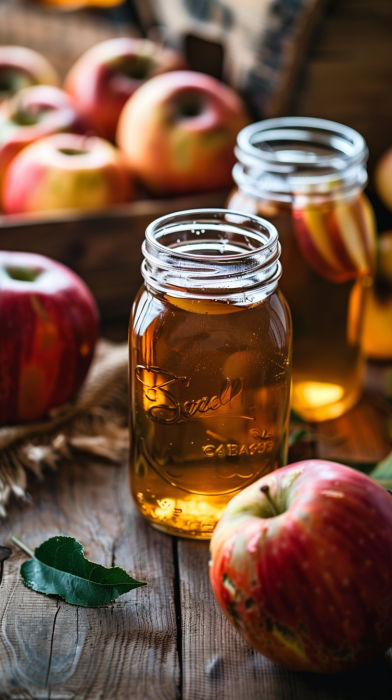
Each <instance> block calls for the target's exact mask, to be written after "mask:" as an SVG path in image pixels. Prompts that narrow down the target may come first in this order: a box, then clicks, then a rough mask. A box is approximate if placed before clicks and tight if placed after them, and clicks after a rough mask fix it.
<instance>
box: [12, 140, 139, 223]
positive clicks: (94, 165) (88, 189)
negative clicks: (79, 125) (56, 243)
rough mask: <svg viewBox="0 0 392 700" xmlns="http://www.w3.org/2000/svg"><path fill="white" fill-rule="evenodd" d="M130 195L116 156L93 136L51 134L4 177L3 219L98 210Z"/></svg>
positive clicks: (127, 177)
mask: <svg viewBox="0 0 392 700" xmlns="http://www.w3.org/2000/svg"><path fill="white" fill-rule="evenodd" d="M132 195H133V188H132V180H131V176H130V173H129V170H128V167H127V166H126V164H125V162H124V160H123V158H122V156H121V153H120V152H119V151H118V150H117V149H116V148H115V147H114V146H113V145H112V144H111V143H109V142H108V141H105V140H104V139H100V138H99V137H98V136H81V135H78V134H66V133H64V134H52V135H51V136H47V137H46V138H44V139H40V140H39V141H37V142H36V143H32V144H30V146H27V147H26V148H24V149H23V151H22V152H21V153H19V154H18V155H17V156H16V157H15V158H14V159H13V161H12V163H11V164H10V166H9V168H8V170H7V171H6V173H5V177H4V184H3V193H2V197H3V207H4V211H5V212H6V213H7V214H20V213H29V212H38V211H50V210H54V209H102V208H105V207H107V206H110V205H112V204H115V203H118V202H124V201H126V200H128V199H130V198H131V196H132Z"/></svg>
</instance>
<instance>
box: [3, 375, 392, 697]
mask: <svg viewBox="0 0 392 700" xmlns="http://www.w3.org/2000/svg"><path fill="white" fill-rule="evenodd" d="M386 370H387V368H376V369H373V370H372V372H370V374H369V378H368V384H369V383H370V386H371V387H372V391H369V390H368V391H367V393H366V395H365V397H364V399H363V400H362V401H361V402H360V404H359V405H358V406H357V407H356V408H355V409H353V410H352V411H350V412H349V413H348V414H347V415H346V416H344V417H342V418H341V419H339V420H337V421H329V422H326V423H323V424H322V425H320V426H319V427H315V435H314V437H313V439H312V441H311V443H309V444H308V445H307V447H306V449H304V446H303V445H302V446H299V445H297V447H296V448H295V449H294V450H293V451H292V454H291V459H297V458H298V457H300V456H309V455H310V454H314V455H319V456H323V457H328V458H332V457H334V458H337V459H341V460H344V459H350V460H360V461H362V460H363V461H365V462H371V461H376V460H378V459H380V458H382V457H384V456H385V455H386V454H387V453H388V451H389V450H390V443H389V440H388V437H387V434H386V431H385V420H386V419H387V417H388V409H387V408H386V404H385V403H384V400H383V398H382V394H381V393H380V392H379V391H378V388H377V387H380V388H382V386H383V384H384V381H385V376H386ZM0 458H1V457H0ZM30 485H31V488H30V494H31V502H29V503H21V502H18V501H16V500H14V501H13V502H12V504H11V506H10V509H9V515H8V518H7V519H6V520H4V521H3V522H2V523H1V526H0V533H1V536H0V542H1V543H4V544H6V543H9V539H10V536H11V535H12V534H13V535H16V536H17V537H19V538H20V539H22V540H23V541H24V542H25V543H26V544H27V545H29V546H30V547H31V548H34V547H35V546H36V545H38V544H39V543H40V542H42V541H43V540H45V539H46V538H48V537H50V536H53V535H55V534H66V535H71V536H73V537H75V538H76V539H78V540H79V541H81V542H83V543H84V545H85V547H86V554H87V556H88V558H90V559H93V560H96V561H98V562H100V563H102V564H105V565H114V564H117V565H119V566H122V567H124V568H125V569H127V570H128V571H129V572H130V573H131V574H132V575H134V576H135V577H136V578H138V579H139V580H144V581H147V582H148V586H146V587H144V588H140V589H137V590H135V591H132V592H130V593H128V594H126V595H124V596H121V597H120V598H118V599H117V600H116V602H114V603H113V604H112V605H110V606H109V607H107V608H100V609H92V608H79V607H75V606H71V605H68V604H66V603H65V602H63V601H61V600H56V599H54V598H48V597H46V596H43V595H40V594H38V593H34V592H32V591H30V590H28V589H27V588H25V587H24V585H23V584H22V581H21V579H20V575H19V568H20V564H21V562H22V561H23V560H24V559H25V558H26V557H25V555H24V554H23V553H22V552H20V551H18V550H16V549H15V548H14V551H13V554H12V556H11V558H10V559H9V560H7V561H6V562H4V566H3V578H2V582H1V588H0V592H1V596H0V619H1V637H0V697H1V698H37V699H38V698H39V699H41V698H48V699H49V698H51V699H52V700H54V699H59V700H68V699H71V698H72V699H75V700H79V699H80V700H82V699H83V700H96V699H98V698H102V699H103V700H107V699H112V698H113V699H116V700H127V699H128V698H132V699H134V700H145V699H147V698H148V699H149V700H150V699H151V700H158V698H163V699H165V700H175V699H179V698H184V700H209V699H211V700H212V699H213V700H221V699H225V698H227V699H229V700H253V698H263V700H288V699H290V700H291V699H293V700H294V699H298V700H332V699H333V700H353V699H354V700H359V699H360V698H363V699H364V700H365V699H366V700H369V698H374V700H383V699H384V698H385V700H387V699H388V700H390V698H391V697H392V650H391V651H390V652H389V653H388V654H387V655H386V656H385V657H384V658H379V659H377V660H376V661H374V662H373V663H372V664H371V665H369V666H366V667H363V668H361V669H359V670H357V671H356V672H355V673H354V672H353V673H348V674H343V675H339V676H328V677H324V676H319V675H313V674H305V673H294V672H290V671H286V670H284V669H281V668H279V667H278V666H276V665H274V664H273V663H271V662H270V661H268V660H267V659H265V658H264V657H263V656H261V655H260V654H257V653H255V652H254V651H253V650H252V649H251V648H250V647H249V646H248V645H247V644H246V643H245V642H244V641H243V640H242V639H241V638H240V637H239V635H238V634H237V632H236V631H235V629H234V628H233V627H232V626H231V625H230V624H229V623H228V621H227V620H226V619H225V618H224V616H223V614H222V613H221V611H220V610H219V609H218V608H217V605H216V604H215V601H214V599H213V596H212V593H211V590H210V586H209V581H208V558H209V555H208V544H207V543H204V542H192V541H188V540H180V539H176V538H173V537H170V536H167V535H164V534H162V533H160V532H158V531H156V530H154V529H153V528H151V527H150V526H149V525H147V524H146V523H145V522H144V520H143V519H142V517H141V516H140V515H139V514H138V513H137V511H136V509H135V507H134V505H133V503H132V501H131V497H130V495H129V490H128V483H127V465H126V464H125V463H124V464H123V465H122V466H110V465H108V464H106V463H104V462H99V461H91V460H90V461H89V462H88V463H86V462H79V463H78V462H75V463H73V464H71V465H67V466H64V467H63V468H62V469H59V470H58V471H57V473H53V472H51V473H47V474H46V475H45V480H44V481H33V479H31V481H30ZM376 586H377V582H375V589H376Z"/></svg>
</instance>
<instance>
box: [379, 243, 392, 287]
mask: <svg viewBox="0 0 392 700" xmlns="http://www.w3.org/2000/svg"><path fill="white" fill-rule="evenodd" d="M377 271H378V274H379V276H380V277H381V278H382V280H383V281H384V282H385V284H387V285H388V286H389V288H390V291H391V293H392V231H384V233H381V234H380V236H379V238H378V262H377Z"/></svg>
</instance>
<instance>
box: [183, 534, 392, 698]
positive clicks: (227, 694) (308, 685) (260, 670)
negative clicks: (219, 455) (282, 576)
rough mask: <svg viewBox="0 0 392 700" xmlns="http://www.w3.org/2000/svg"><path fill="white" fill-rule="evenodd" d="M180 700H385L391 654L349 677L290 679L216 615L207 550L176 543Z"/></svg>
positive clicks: (391, 681) (391, 689)
mask: <svg viewBox="0 0 392 700" xmlns="http://www.w3.org/2000/svg"><path fill="white" fill-rule="evenodd" d="M178 556H179V573H180V580H181V610H182V636H183V643H182V669H183V670H182V688H183V698H184V700H217V698H218V699H219V700H234V699H235V700H257V699H258V698H260V699H265V700H283V699H284V700H353V698H355V700H362V699H363V700H365V699H366V700H369V698H371V697H376V698H377V700H390V698H391V693H392V658H391V654H389V655H387V656H386V657H385V658H381V659H378V660H377V661H375V662H374V663H372V664H370V665H368V666H366V667H363V668H361V669H359V670H358V671H355V672H352V673H345V674H339V675H336V676H330V677H326V676H321V675H317V674H306V673H295V672H291V671H286V670H285V669H282V668H280V667H278V666H276V665H275V664H273V663H272V662H270V661H269V660H268V659H266V658H265V657H263V656H262V655H261V654H258V653H256V652H254V651H253V650H252V649H251V648H250V647H249V646H248V645H247V644H246V643H245V642H244V641H243V639H242V638H241V637H240V635H239V634H238V633H237V631H236V630H235V629H234V628H233V627H232V625H230V624H229V622H228V620H226V618H225V616H224V615H223V613H222V612H221V611H220V610H219V609H218V606H217V605H216V603H215V601H214V599H213V594H212V591H211V588H210V584H209V580H208V559H209V554H208V544H207V543H203V542H188V541H185V540H184V541H179V543H178Z"/></svg>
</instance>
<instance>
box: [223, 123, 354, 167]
mask: <svg viewBox="0 0 392 700" xmlns="http://www.w3.org/2000/svg"><path fill="white" fill-rule="evenodd" d="M278 140H285V141H287V142H293V143H295V142H297V144H300V143H301V144H303V145H304V146H306V145H308V144H309V145H311V144H312V143H313V144H314V145H315V144H316V143H318V144H319V145H320V146H323V147H324V148H326V147H328V150H329V151H330V152H329V153H315V151H314V150H312V149H311V148H307V150H306V151H305V150H303V151H300V150H289V149H285V150H283V151H279V149H276V150H274V149H272V148H271V150H268V149H267V148H265V149H263V148H260V146H259V145H256V144H264V143H268V141H271V142H273V141H278ZM235 150H236V155H237V157H238V158H239V159H240V160H241V162H245V164H246V165H250V166H251V165H256V164H260V161H261V160H262V161H264V162H265V163H268V165H269V166H270V167H271V170H272V171H274V172H279V173H282V174H284V173H286V174H288V175H290V174H292V173H295V171H296V169H298V167H299V166H304V165H308V166H309V167H311V168H316V169H325V168H327V169H328V168H331V169H332V170H334V171H336V170H342V169H344V168H346V167H348V166H349V165H352V164H354V163H355V162H361V161H363V160H364V159H366V157H367V154H368V150H367V146H366V143H365V140H364V138H363V136H361V134H360V133H359V132H358V131H356V130H355V129H353V128H352V127H349V126H346V125H344V124H340V123H339V122H334V121H330V120H328V119H319V118H316V117H277V118H274V119H264V120H262V121H259V122H254V123H253V124H249V125H248V126H246V127H244V128H243V129H242V130H241V131H240V132H239V134H238V136H237V146H236V149H235Z"/></svg>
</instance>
